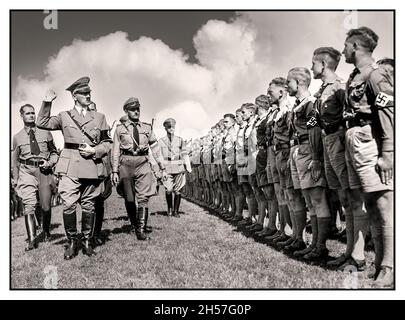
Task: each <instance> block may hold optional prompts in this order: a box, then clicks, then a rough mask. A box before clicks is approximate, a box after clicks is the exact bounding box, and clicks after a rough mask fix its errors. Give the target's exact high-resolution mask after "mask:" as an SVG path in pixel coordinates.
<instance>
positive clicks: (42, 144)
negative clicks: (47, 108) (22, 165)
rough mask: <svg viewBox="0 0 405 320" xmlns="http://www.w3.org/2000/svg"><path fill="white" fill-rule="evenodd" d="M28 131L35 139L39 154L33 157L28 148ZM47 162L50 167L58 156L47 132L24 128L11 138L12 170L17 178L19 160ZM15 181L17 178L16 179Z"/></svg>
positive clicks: (34, 128) (50, 135)
mask: <svg viewBox="0 0 405 320" xmlns="http://www.w3.org/2000/svg"><path fill="white" fill-rule="evenodd" d="M30 130H33V131H34V134H35V139H36V140H37V142H38V146H39V150H40V153H39V155H33V154H32V153H31V146H30V135H29V132H30ZM28 159H31V160H40V159H43V160H47V161H48V162H49V165H50V166H53V165H55V164H56V162H57V161H58V154H57V151H56V147H55V144H54V142H53V137H52V134H51V133H50V132H49V131H46V130H42V129H39V128H37V127H32V128H31V127H24V128H23V129H21V130H20V131H19V132H18V133H17V134H15V135H14V137H13V170H14V175H15V176H16V177H18V166H19V160H28ZM16 179H17V178H16Z"/></svg>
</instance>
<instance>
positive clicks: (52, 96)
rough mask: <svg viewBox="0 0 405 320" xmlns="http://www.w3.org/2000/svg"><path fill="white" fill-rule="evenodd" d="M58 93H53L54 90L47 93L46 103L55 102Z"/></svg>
mask: <svg viewBox="0 0 405 320" xmlns="http://www.w3.org/2000/svg"><path fill="white" fill-rule="evenodd" d="M56 97H57V96H56V93H55V91H53V90H48V91H47V92H46V94H45V98H44V101H45V102H52V101H53V100H55V99H56Z"/></svg>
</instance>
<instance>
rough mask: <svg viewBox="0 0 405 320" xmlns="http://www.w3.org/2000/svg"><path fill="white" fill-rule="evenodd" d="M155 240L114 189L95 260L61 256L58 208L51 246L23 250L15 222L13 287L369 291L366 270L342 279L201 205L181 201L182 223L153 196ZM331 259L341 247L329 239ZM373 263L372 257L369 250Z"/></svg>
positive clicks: (22, 234)
mask: <svg viewBox="0 0 405 320" xmlns="http://www.w3.org/2000/svg"><path fill="white" fill-rule="evenodd" d="M150 210H151V212H154V213H156V214H155V215H152V216H151V218H150V225H152V226H153V229H154V230H153V233H152V234H151V237H152V240H150V241H148V242H140V241H137V240H136V238H135V235H133V234H130V233H129V232H128V227H127V225H128V222H127V221H126V213H125V209H124V202H123V199H122V198H119V197H118V196H117V194H116V193H115V191H114V192H113V194H112V196H111V197H110V198H109V199H108V200H107V202H106V216H105V221H104V225H103V229H104V232H105V234H106V235H108V238H109V241H107V242H106V244H105V245H103V246H101V247H98V248H97V249H96V250H97V252H98V254H97V255H96V256H95V257H91V258H89V257H86V256H84V255H83V254H81V253H80V254H79V255H78V256H77V257H76V258H75V259H73V260H70V261H65V260H64V259H63V251H64V245H65V244H66V240H65V235H64V229H63V223H62V211H61V207H56V208H53V216H52V227H53V230H52V235H53V237H52V241H51V242H50V243H40V246H39V248H38V249H37V250H34V251H31V252H25V251H24V248H25V239H26V233H25V226H24V219H23V218H19V219H17V220H16V221H14V222H12V239H11V241H12V243H11V250H12V252H11V266H10V267H11V288H12V289H27V288H39V289H42V288H49V287H53V288H58V289H70V288H88V289H92V288H112V289H114V288H143V289H150V288H173V289H176V288H179V289H180V288H181V289H184V288H200V289H204V288H210V289H211V288H212V289H214V288H228V289H239V288H249V289H252V288H258V289H259V288H261V289H282V288H288V289H301V288H324V289H326V288H349V287H350V288H352V287H355V288H370V287H371V286H372V281H371V280H368V279H366V276H365V273H364V272H363V273H354V274H345V273H342V272H338V271H333V270H328V269H326V268H324V267H322V266H314V265H309V264H306V263H304V262H301V261H297V260H294V259H291V258H290V257H288V256H286V255H284V254H282V253H281V252H278V251H276V250H275V249H273V248H272V247H270V246H268V245H266V244H262V243H259V242H256V241H255V240H254V239H253V238H250V237H246V236H245V235H243V234H242V233H241V232H239V231H237V230H236V228H235V227H234V226H232V225H230V224H228V223H226V222H224V221H223V220H221V219H220V218H218V217H216V216H215V215H213V214H210V213H209V212H208V211H206V210H204V209H202V208H201V207H199V206H197V205H195V204H193V203H190V202H187V201H184V200H183V202H182V205H181V211H183V212H184V214H182V215H181V218H179V219H177V218H172V217H170V218H169V217H167V216H165V215H163V211H164V210H165V203H164V196H163V194H161V195H160V196H157V197H154V198H152V199H151V206H150ZM328 246H329V247H330V248H331V253H330V254H331V256H337V255H338V254H339V253H341V252H343V251H344V244H342V243H339V242H337V241H328ZM367 255H368V260H369V261H371V259H372V254H371V253H368V254H367Z"/></svg>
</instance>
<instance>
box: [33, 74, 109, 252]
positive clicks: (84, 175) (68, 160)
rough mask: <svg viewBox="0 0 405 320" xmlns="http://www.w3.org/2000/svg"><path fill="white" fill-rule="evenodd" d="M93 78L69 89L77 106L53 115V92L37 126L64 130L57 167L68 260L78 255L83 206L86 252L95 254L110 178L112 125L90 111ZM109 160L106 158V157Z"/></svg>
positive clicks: (84, 247) (49, 95) (40, 114)
mask: <svg viewBox="0 0 405 320" xmlns="http://www.w3.org/2000/svg"><path fill="white" fill-rule="evenodd" d="M89 82H90V79H89V78H88V77H83V78H80V79H79V80H77V81H76V82H74V83H73V84H72V85H71V86H69V87H68V88H67V89H66V90H68V91H70V92H71V94H72V98H73V101H74V107H73V108H72V109H71V110H69V111H62V112H60V113H59V114H58V115H56V116H51V106H52V101H53V100H55V98H56V94H55V92H53V91H49V92H48V93H47V94H46V96H45V99H44V102H43V103H42V107H41V109H40V111H39V114H38V120H37V126H38V127H39V128H42V129H46V130H61V131H62V134H63V137H64V140H65V145H64V149H63V150H62V153H61V155H60V158H59V161H58V163H57V165H56V170H55V171H56V174H58V175H60V176H61V180H60V183H59V193H60V195H61V197H62V200H63V222H64V226H65V231H66V236H67V238H68V241H69V244H68V246H67V248H66V250H65V254H64V258H65V259H71V258H73V257H75V256H76V255H77V251H78V240H79V239H78V234H77V228H76V223H77V218H76V207H77V204H78V203H80V205H81V207H82V233H83V253H84V254H86V255H88V256H92V255H95V251H94V249H93V245H92V241H91V235H92V231H93V228H94V216H95V214H94V204H95V199H96V197H97V196H98V195H99V194H100V186H101V182H102V181H103V178H104V177H106V175H107V170H106V165H105V163H104V162H103V157H104V156H105V155H106V154H107V153H108V152H109V150H110V148H111V142H112V141H111V138H110V137H109V135H108V129H109V127H108V125H107V122H106V119H105V116H104V114H102V113H99V112H96V111H90V110H88V106H89V105H90V104H91V100H90V92H91V90H90V87H89ZM104 158H105V157H104Z"/></svg>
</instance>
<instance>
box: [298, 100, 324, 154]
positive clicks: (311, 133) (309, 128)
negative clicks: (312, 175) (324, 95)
mask: <svg viewBox="0 0 405 320" xmlns="http://www.w3.org/2000/svg"><path fill="white" fill-rule="evenodd" d="M315 100H316V99H315V98H314V97H312V96H307V97H305V98H304V99H302V100H301V101H298V100H297V101H296V104H295V105H294V107H293V110H292V122H291V128H292V130H293V137H294V138H298V139H301V138H304V137H307V138H308V139H309V144H310V146H311V153H312V159H313V160H319V159H320V158H321V156H322V141H321V135H320V127H319V126H318V124H317V122H316V109H315V105H314V103H315Z"/></svg>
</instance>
